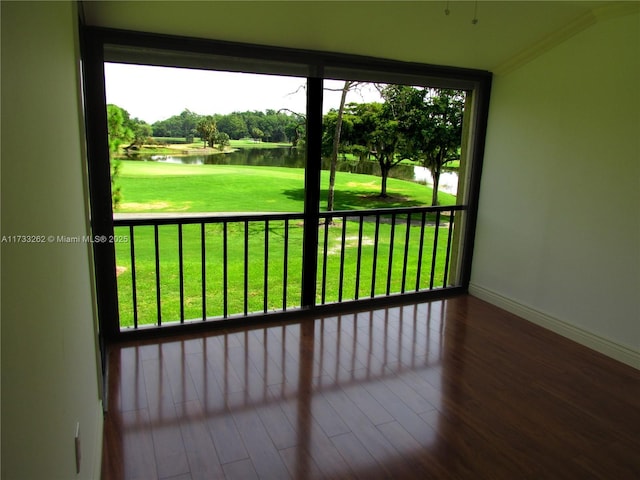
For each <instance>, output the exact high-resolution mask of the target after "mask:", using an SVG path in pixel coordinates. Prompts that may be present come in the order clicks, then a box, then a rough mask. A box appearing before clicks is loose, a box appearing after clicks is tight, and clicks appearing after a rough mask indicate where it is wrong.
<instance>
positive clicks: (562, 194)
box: [471, 11, 640, 368]
mask: <svg viewBox="0 0 640 480" xmlns="http://www.w3.org/2000/svg"><path fill="white" fill-rule="evenodd" d="M639 30H640V18H639V17H638V13H637V11H636V13H634V14H629V15H626V16H620V17H617V18H611V19H602V20H600V21H599V22H598V23H596V24H595V25H593V26H591V27H589V28H588V29H586V30H584V31H582V32H580V33H578V34H577V35H575V36H573V37H571V38H570V39H568V40H567V41H565V42H564V43H562V44H561V45H559V46H557V47H556V48H554V49H552V50H550V51H548V52H546V53H545V54H543V55H541V56H539V57H538V58H536V59H535V60H533V61H531V62H530V63H528V64H526V65H524V66H522V67H521V68H519V69H518V70H516V71H514V72H512V73H510V74H506V75H502V76H496V77H495V78H494V87H493V91H492V98H491V106H490V114H489V129H488V136H487V148H486V154H485V167H484V170H483V177H482V187H481V197H480V212H479V218H478V231H477V237H476V248H475V252H474V264H473V273H472V285H471V292H472V293H474V294H477V295H478V296H481V297H484V298H486V299H488V300H490V301H492V302H493V303H497V304H500V305H501V306H503V307H507V308H508V309H511V310H513V311H515V312H516V313H519V314H521V315H524V316H525V317H527V318H529V319H530V320H533V321H537V322H538V323H542V324H544V325H545V326H548V327H550V328H553V329H555V330H557V331H559V332H561V333H563V334H565V335H568V336H570V337H573V338H574V339H577V340H579V341H581V342H582V343H585V344H587V345H590V346H591V347H593V348H596V349H598V350H600V351H603V352H604V353H607V354H609V355H611V356H614V357H616V358H618V359H620V360H622V361H625V362H627V363H630V364H632V365H636V366H637V367H638V368H640V301H639V298H638V295H639V294H640V208H639V207H640V95H639V89H640V38H639Z"/></svg>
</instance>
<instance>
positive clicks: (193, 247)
mask: <svg viewBox="0 0 640 480" xmlns="http://www.w3.org/2000/svg"><path fill="white" fill-rule="evenodd" d="M465 209H466V207H464V206H444V207H411V208H390V209H375V210H350V211H337V212H320V225H319V230H318V242H317V250H316V252H310V253H311V255H310V256H309V255H307V257H309V258H312V259H313V258H315V260H316V268H317V275H316V284H315V292H316V296H315V305H326V304H331V303H342V302H346V301H354V300H363V299H372V298H377V297H381V296H390V295H394V294H403V293H409V292H421V291H428V290H433V289H438V288H443V287H447V286H451V281H450V278H451V271H452V261H451V259H452V249H453V244H454V230H455V228H457V225H458V223H459V217H460V214H461V213H462V211H463V210H465ZM303 231H304V214H302V213H268V214H267V213H255V214H216V215H211V216H197V215H194V216H179V215H176V216H171V217H158V218H155V217H150V216H146V217H145V216H144V215H143V214H141V215H140V217H137V218H116V219H114V233H115V238H116V239H118V240H119V241H118V242H117V244H116V265H117V272H118V277H117V278H118V307H119V316H120V329H121V330H122V329H129V328H134V329H137V328H139V327H141V326H160V325H164V324H168V323H170V324H173V323H185V322H191V321H194V320H215V319H227V318H234V317H246V316H248V315H250V314H254V313H263V314H266V313H270V312H283V311H288V310H292V309H300V308H302V307H307V306H306V305H302V292H301V285H302V278H303V269H304V266H303V251H302V249H303ZM307 253H309V252H307ZM312 261H313V260H312Z"/></svg>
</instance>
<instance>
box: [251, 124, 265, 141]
mask: <svg viewBox="0 0 640 480" xmlns="http://www.w3.org/2000/svg"><path fill="white" fill-rule="evenodd" d="M262 137H264V132H263V131H262V130H260V129H259V128H258V127H253V128H252V129H251V138H253V140H254V142H259V141H260V140H261V139H262Z"/></svg>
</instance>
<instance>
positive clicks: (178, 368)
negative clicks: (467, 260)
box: [109, 302, 447, 479]
mask: <svg viewBox="0 0 640 480" xmlns="http://www.w3.org/2000/svg"><path fill="white" fill-rule="evenodd" d="M446 322H447V320H446V303H444V302H431V303H428V304H416V305H408V306H404V307H395V308H386V309H380V310H373V311H367V312H362V313H356V314H349V315H338V316H333V317H325V318H320V319H317V320H308V321H304V322H301V323H286V324H282V325H277V326H269V327H267V328H252V329H243V330H239V331H226V332H221V333H217V334H211V335H207V336H203V337H198V338H186V339H181V340H174V341H163V342H160V343H154V344H146V345H133V346H124V347H121V348H120V349H119V350H115V351H114V355H113V356H112V358H111V366H110V368H111V370H112V371H113V372H118V373H119V375H112V376H111V378H112V379H114V381H112V382H111V383H110V386H109V387H110V388H109V398H110V404H111V409H110V415H111V418H112V420H113V421H114V422H116V423H117V426H118V429H117V430H118V431H120V432H121V434H122V439H123V441H122V447H121V450H120V452H119V457H120V458H122V463H123V465H122V473H123V476H124V477H125V478H129V477H131V478H135V477H137V476H139V474H140V473H141V471H143V472H147V473H146V474H147V475H149V474H152V475H156V476H157V477H158V478H163V477H168V476H175V475H182V474H189V475H190V476H191V477H192V478H195V477H196V476H202V475H205V474H206V475H214V476H219V477H220V478H224V477H225V476H226V477H227V478H230V477H232V476H234V475H235V474H236V473H237V472H243V473H242V474H243V475H246V474H247V472H250V471H253V473H254V474H257V475H259V476H260V477H263V476H265V474H267V475H266V476H267V477H271V478H289V477H293V478H301V479H302V478H325V477H327V478H333V477H345V476H346V477H350V476H352V475H356V476H360V475H361V474H362V472H367V473H366V474H367V476H373V477H374V478H377V477H379V476H383V477H388V476H389V475H394V476H396V475H398V474H400V473H403V474H404V475H406V477H403V478H412V470H411V465H412V462H415V461H416V460H414V457H416V456H420V455H422V454H423V451H424V450H425V449H429V448H432V447H433V446H434V445H435V444H436V443H437V439H438V434H437V429H438V420H437V418H438V415H437V414H436V412H438V411H439V410H440V409H441V408H442V401H441V392H440V377H439V375H440V374H439V372H441V369H442V357H443V350H442V349H443V342H444V338H445V330H446ZM243 462H244V463H243ZM154 464H155V466H154ZM414 473H415V472H414ZM145 478H146V477H145ZM207 478H212V477H207ZM396 478H399V477H397V476H396Z"/></svg>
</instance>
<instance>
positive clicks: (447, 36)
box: [82, 1, 640, 74]
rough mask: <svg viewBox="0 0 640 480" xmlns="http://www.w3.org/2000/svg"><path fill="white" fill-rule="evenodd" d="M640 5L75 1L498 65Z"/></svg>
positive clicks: (161, 28)
mask: <svg viewBox="0 0 640 480" xmlns="http://www.w3.org/2000/svg"><path fill="white" fill-rule="evenodd" d="M639 6H640V2H638V1H630V2H606V1H594V2H588V1H553V2H552V1H534V2H531V1H478V2H474V1H450V2H446V1H410V2H404V1H321V2H318V1H278V2H274V1H234V2H229V1H209V2H202V1H201V2H191V1H169V2H155V1H136V2H127V1H109V2H106V1H101V2H83V3H82V10H83V14H84V17H85V22H86V23H87V24H88V25H94V26H100V27H111V28H120V29H127V30H137V31H146V32H153V33H165V34H172V35H181V36H192V37H201V38H210V39H217V40H227V41H236V42H246V43H254V44H262V45H271V46H281V47H293V48H302V49H310V50H323V51H330V52H340V53H350V54H358V55H368V56H374V57H380V58H389V59H394V60H402V61H412V62H420V63H429V64H436V65H447V66H456V67H466V68H477V69H482V70H489V71H492V72H494V73H498V74H500V73H505V72H507V71H510V70H512V69H514V68H517V67H518V66H519V65H521V64H523V63H525V62H526V61H528V60H530V59H531V58H535V56H536V55H537V54H539V53H540V52H542V51H545V50H547V49H549V48H551V47H553V46H555V45H556V44H558V43H560V42H562V41H564V40H565V39H566V38H568V37H570V36H572V35H574V34H576V33H578V32H580V31H581V30H582V29H584V28H586V27H588V26H589V25H592V24H593V23H595V22H597V21H599V20H602V19H605V18H608V17H609V16H613V15H619V14H624V13H625V12H628V11H631V10H634V11H637V9H638V7H639ZM446 8H448V9H449V15H446V14H445V9H446ZM476 12H477V13H476ZM474 18H477V20H478V22H477V23H476V24H473V23H472V20H473V19H474Z"/></svg>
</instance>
